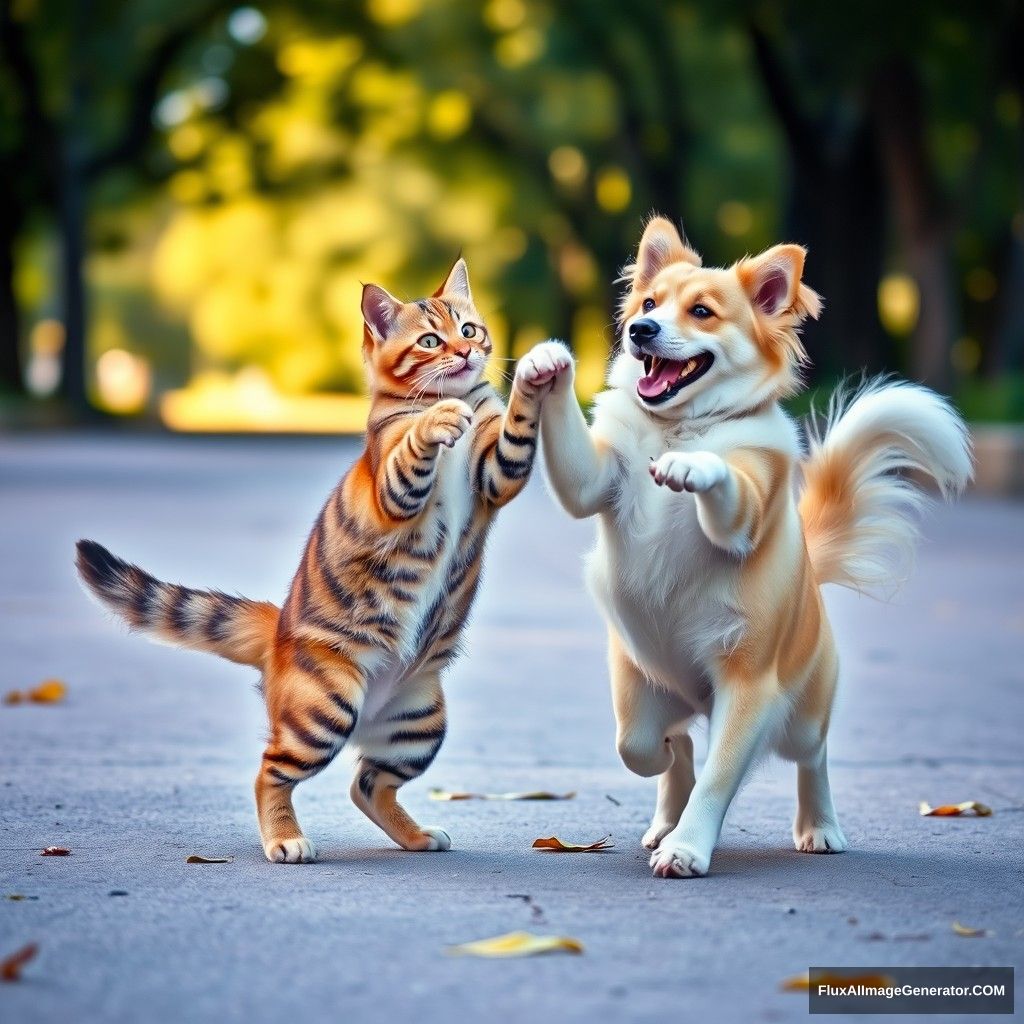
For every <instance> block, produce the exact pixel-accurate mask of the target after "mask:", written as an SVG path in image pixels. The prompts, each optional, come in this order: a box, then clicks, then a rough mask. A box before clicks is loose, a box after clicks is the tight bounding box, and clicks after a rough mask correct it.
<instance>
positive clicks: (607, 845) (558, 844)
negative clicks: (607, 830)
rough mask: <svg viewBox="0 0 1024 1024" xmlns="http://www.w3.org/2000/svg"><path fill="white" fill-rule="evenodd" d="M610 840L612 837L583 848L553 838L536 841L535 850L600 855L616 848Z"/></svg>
mask: <svg viewBox="0 0 1024 1024" xmlns="http://www.w3.org/2000/svg"><path fill="white" fill-rule="evenodd" d="M609 839H611V836H605V837H604V839H598V841H597V842H596V843H586V844H584V845H582V846H581V845H579V844H578V843H565V842H562V840H561V839H559V838H558V836H551V837H550V838H548V839H534V841H533V849H535V850H551V851H552V852H554V853H599V852H600V851H602V850H610V849H612V848H613V847H614V846H615V844H614V843H611V842H609Z"/></svg>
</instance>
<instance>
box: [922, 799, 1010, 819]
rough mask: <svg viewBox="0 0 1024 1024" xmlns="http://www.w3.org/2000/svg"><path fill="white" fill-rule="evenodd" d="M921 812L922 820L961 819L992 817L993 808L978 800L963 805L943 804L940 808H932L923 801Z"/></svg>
mask: <svg viewBox="0 0 1024 1024" xmlns="http://www.w3.org/2000/svg"><path fill="white" fill-rule="evenodd" d="M920 811H921V817H922V818H961V817H963V816H964V815H968V814H972V815H974V816H975V817H977V818H990V817H991V816H992V808H991V807H988V806H987V805H986V804H982V803H978V801H977V800H965V801H964V802H963V803H962V804H942V805H941V806H940V807H932V806H931V804H929V803H926V802H925V801H924V800H922V801H921V805H920Z"/></svg>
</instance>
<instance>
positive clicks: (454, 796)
mask: <svg viewBox="0 0 1024 1024" xmlns="http://www.w3.org/2000/svg"><path fill="white" fill-rule="evenodd" d="M575 796H576V794H575V792H572V793H548V792H546V791H544V790H537V791H536V792H532V793H449V792H447V791H446V790H443V789H432V790H431V791H430V799H431V800H572V799H573V797H575Z"/></svg>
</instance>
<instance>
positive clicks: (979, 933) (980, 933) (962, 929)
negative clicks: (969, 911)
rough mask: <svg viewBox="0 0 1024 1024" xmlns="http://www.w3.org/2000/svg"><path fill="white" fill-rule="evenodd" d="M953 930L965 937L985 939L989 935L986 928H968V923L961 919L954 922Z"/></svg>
mask: <svg viewBox="0 0 1024 1024" xmlns="http://www.w3.org/2000/svg"><path fill="white" fill-rule="evenodd" d="M953 931H955V932H956V933H957V935H962V936H963V937H964V938H965V939H983V938H985V936H986V935H988V929H986V928H968V927H967V925H965V924H961V923H960V922H959V921H954V922H953Z"/></svg>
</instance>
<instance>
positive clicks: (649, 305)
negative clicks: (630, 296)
mask: <svg viewBox="0 0 1024 1024" xmlns="http://www.w3.org/2000/svg"><path fill="white" fill-rule="evenodd" d="M655 306H657V303H656V302H655V301H654V299H644V312H645V313H650V311H651V310H652V309H654V307H655Z"/></svg>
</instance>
